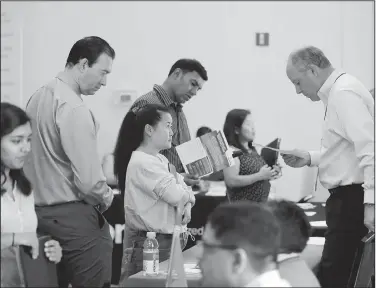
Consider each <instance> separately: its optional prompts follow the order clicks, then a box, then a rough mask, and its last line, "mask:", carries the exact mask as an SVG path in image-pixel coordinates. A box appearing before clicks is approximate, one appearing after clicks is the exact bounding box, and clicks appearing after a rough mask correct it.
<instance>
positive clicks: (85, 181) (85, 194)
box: [58, 106, 113, 211]
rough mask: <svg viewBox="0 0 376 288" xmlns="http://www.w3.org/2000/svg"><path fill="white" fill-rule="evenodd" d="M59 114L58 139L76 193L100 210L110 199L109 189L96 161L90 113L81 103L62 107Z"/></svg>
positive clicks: (94, 134) (94, 139) (111, 196)
mask: <svg viewBox="0 0 376 288" xmlns="http://www.w3.org/2000/svg"><path fill="white" fill-rule="evenodd" d="M59 118H60V119H59V121H58V123H59V127H58V128H59V132H60V137H61V143H62V146H63V149H64V152H65V153H66V155H67V156H68V158H69V160H70V162H71V168H72V170H73V174H74V179H73V181H74V184H75V185H76V186H77V188H78V190H79V191H80V193H82V194H81V195H77V196H78V197H79V198H80V199H83V200H84V201H85V202H87V203H89V204H91V205H93V206H96V205H100V210H101V211H104V210H106V209H107V208H108V207H109V206H110V205H111V203H112V200H113V192H112V190H111V188H110V187H108V185H107V183H106V178H105V176H104V174H103V171H102V166H101V162H100V161H99V156H98V150H97V137H96V131H95V125H94V121H93V118H92V115H91V113H90V111H89V110H88V108H86V107H85V106H78V107H75V108H69V109H65V111H64V113H61V114H60V117H59Z"/></svg>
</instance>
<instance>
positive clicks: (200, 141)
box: [176, 131, 234, 177]
mask: <svg viewBox="0 0 376 288" xmlns="http://www.w3.org/2000/svg"><path fill="white" fill-rule="evenodd" d="M176 151H177V152H178V155H179V158H180V161H181V162H182V164H183V167H184V170H185V172H186V173H189V174H191V175H197V176H198V177H203V176H206V175H209V174H212V173H214V172H218V171H221V170H223V169H224V168H226V167H230V166H232V165H233V164H234V158H233V157H232V150H231V149H230V147H229V145H228V143H227V140H226V137H225V135H224V134H223V132H222V131H212V132H210V133H207V134H205V135H202V136H201V137H198V138H195V139H192V140H191V141H188V142H186V143H184V144H181V145H179V146H177V147H176Z"/></svg>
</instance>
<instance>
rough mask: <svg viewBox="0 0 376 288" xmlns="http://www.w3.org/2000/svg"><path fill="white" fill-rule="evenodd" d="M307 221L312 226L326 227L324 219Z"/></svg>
mask: <svg viewBox="0 0 376 288" xmlns="http://www.w3.org/2000/svg"><path fill="white" fill-rule="evenodd" d="M309 223H310V224H311V226H312V227H328V226H327V225H326V221H311V222H309Z"/></svg>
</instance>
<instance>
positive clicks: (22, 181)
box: [0, 102, 62, 287]
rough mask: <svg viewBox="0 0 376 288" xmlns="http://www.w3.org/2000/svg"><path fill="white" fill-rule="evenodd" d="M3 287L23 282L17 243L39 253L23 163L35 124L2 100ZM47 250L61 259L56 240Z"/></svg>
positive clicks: (35, 256)
mask: <svg viewBox="0 0 376 288" xmlns="http://www.w3.org/2000/svg"><path fill="white" fill-rule="evenodd" d="M0 117H1V287H12V286H13V287H14V286H15V287H20V286H23V285H24V283H23V282H22V275H21V274H20V273H21V271H19V269H18V265H17V262H16V261H17V260H16V248H17V247H16V246H19V245H24V246H29V247H31V253H32V257H33V258H34V259H35V258H37V257H38V251H39V242H38V236H37V232H36V231H37V224H38V220H37V215H36V213H35V208H34V196H33V192H32V187H31V185H30V182H29V180H28V179H27V178H26V177H25V175H24V173H23V171H22V167H23V165H24V162H25V159H26V157H27V155H28V154H29V152H30V148H31V147H30V141H31V125H30V119H29V117H28V116H27V115H26V113H25V111H23V110H22V109H21V108H19V107H17V106H14V105H12V104H10V103H6V102H2V103H1V114H0ZM46 245H47V246H46V249H45V251H46V252H45V253H46V256H47V258H49V260H50V261H52V262H55V263H57V262H59V261H60V259H61V255H62V254H61V247H60V244H59V243H58V242H57V241H55V240H50V241H47V242H46Z"/></svg>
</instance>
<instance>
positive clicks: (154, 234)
mask: <svg viewBox="0 0 376 288" xmlns="http://www.w3.org/2000/svg"><path fill="white" fill-rule="evenodd" d="M155 236H156V233H155V232H147V233H146V237H147V238H151V239H154V238H155Z"/></svg>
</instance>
